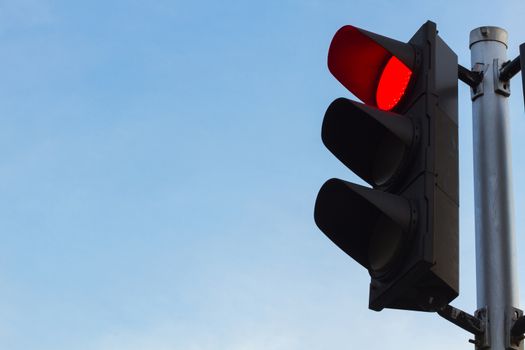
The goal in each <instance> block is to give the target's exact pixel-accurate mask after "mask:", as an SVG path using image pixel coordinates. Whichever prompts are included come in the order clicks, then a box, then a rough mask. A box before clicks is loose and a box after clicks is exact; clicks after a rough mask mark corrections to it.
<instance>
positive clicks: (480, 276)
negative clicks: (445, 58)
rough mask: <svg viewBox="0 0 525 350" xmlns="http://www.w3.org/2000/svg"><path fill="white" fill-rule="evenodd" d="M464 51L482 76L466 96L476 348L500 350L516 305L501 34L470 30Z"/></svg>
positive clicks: (503, 35) (504, 43) (505, 344)
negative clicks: (482, 334) (479, 326)
mask: <svg viewBox="0 0 525 350" xmlns="http://www.w3.org/2000/svg"><path fill="white" fill-rule="evenodd" d="M470 49H471V63H472V67H474V69H475V70H476V69H477V70H481V71H483V72H484V78H483V82H482V83H481V86H480V87H479V88H478V89H477V90H476V89H475V90H474V91H473V93H472V98H473V102H472V115H473V134H474V135H473V136H474V137H473V139H474V196H475V218H476V283H477V303H478V309H480V310H484V311H485V312H484V314H485V315H486V316H484V317H486V318H487V319H488V323H487V325H488V326H487V327H488V328H487V331H488V337H487V342H486V343H485V344H484V345H483V346H480V347H481V348H487V349H491V350H505V349H508V348H509V345H508V339H507V337H508V332H509V330H508V323H507V322H508V318H509V317H512V315H513V314H514V311H513V309H512V308H514V307H518V302H519V301H518V280H517V272H516V248H515V247H516V245H515V232H514V199H513V192H512V180H511V154H510V140H509V133H508V128H509V111H508V101H507V98H508V96H509V93H510V90H509V86H508V82H506V83H504V82H500V80H499V74H497V72H498V71H499V68H500V67H501V64H502V63H504V62H505V61H507V55H506V54H507V52H506V51H507V32H506V31H505V30H503V29H501V28H497V27H480V28H477V29H474V30H473V31H472V32H471V33H470ZM495 68H496V69H495ZM478 311H479V310H478Z"/></svg>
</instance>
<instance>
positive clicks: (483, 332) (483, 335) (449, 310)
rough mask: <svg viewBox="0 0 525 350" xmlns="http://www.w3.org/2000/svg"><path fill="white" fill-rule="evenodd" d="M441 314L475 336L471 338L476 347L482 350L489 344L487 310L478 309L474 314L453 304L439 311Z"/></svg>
mask: <svg viewBox="0 0 525 350" xmlns="http://www.w3.org/2000/svg"><path fill="white" fill-rule="evenodd" d="M437 313H438V314H439V316H441V317H443V318H444V319H446V320H448V321H450V322H452V323H454V324H455V325H456V326H458V327H461V328H463V329H464V330H466V331H467V332H470V333H472V334H473V335H474V336H475V339H474V340H472V339H471V340H469V342H471V343H473V344H474V345H475V346H476V349H478V350H481V349H484V348H487V347H488V346H489V342H488V331H487V315H488V313H487V310H486V309H480V310H477V311H476V313H475V314H474V316H472V315H470V314H468V313H466V312H465V311H462V310H460V309H457V308H455V307H453V306H450V305H447V306H445V307H443V308H441V309H439V310H438V311H437Z"/></svg>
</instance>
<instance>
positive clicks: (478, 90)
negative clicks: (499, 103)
mask: <svg viewBox="0 0 525 350" xmlns="http://www.w3.org/2000/svg"><path fill="white" fill-rule="evenodd" d="M487 68H488V66H485V65H484V64H483V63H476V64H475V65H474V67H472V71H471V72H472V73H474V74H476V75H477V76H478V77H481V78H480V79H479V81H478V83H477V84H476V85H470V99H471V100H472V101H474V100H475V99H476V98H478V97H480V96H481V95H483V83H482V82H483V76H484V75H485V71H486V69H487Z"/></svg>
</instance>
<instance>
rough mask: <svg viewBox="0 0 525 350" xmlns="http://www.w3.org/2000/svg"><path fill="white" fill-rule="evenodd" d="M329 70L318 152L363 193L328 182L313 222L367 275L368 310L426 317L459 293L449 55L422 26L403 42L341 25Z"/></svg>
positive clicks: (453, 86) (431, 27) (432, 29)
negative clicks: (333, 83) (341, 93)
mask: <svg viewBox="0 0 525 350" xmlns="http://www.w3.org/2000/svg"><path fill="white" fill-rule="evenodd" d="M328 68H329V70H330V72H331V73H332V74H333V75H334V77H335V78H337V80H339V82H340V83H341V84H343V85H344V86H345V87H346V88H347V89H348V90H349V91H350V92H352V93H353V94H354V95H355V96H356V97H358V98H359V99H360V100H362V101H363V102H364V104H363V103H359V102H355V101H351V100H348V99H345V98H339V99H336V100H335V101H334V102H332V104H331V105H330V106H329V107H328V110H327V111H326V114H325V117H324V121H323V126H322V140H323V143H324V144H325V145H326V147H327V148H328V149H329V150H330V151H331V152H332V153H333V154H334V155H335V156H336V157H337V158H338V159H339V160H340V161H341V162H342V163H343V164H344V165H346V166H347V167H348V168H349V169H350V170H352V171H353V172H354V173H355V174H356V175H357V176H359V177H360V178H361V179H363V180H364V181H365V182H366V183H368V184H369V185H370V187H366V186H361V185H357V184H354V183H350V182H347V181H344V180H340V179H330V180H328V181H327V182H326V183H325V184H324V185H323V186H322V188H321V189H320V191H319V194H318V196H317V200H316V203H315V213H314V216H315V222H316V224H317V226H318V227H319V228H320V229H321V231H323V233H324V234H325V235H326V236H328V238H330V240H332V241H333V242H334V243H335V244H336V245H337V246H339V248H341V249H342V250H343V251H344V252H345V253H346V254H348V255H349V256H350V257H352V258H353V259H354V260H355V261H357V262H358V263H359V264H361V265H362V266H363V267H365V268H366V269H367V270H368V272H369V274H370V277H371V283H370V298H369V308H370V309H373V310H376V311H380V310H382V309H383V308H394V309H407V310H419V311H435V310H437V309H439V308H440V307H442V306H444V305H447V304H448V303H449V302H450V301H451V300H453V299H454V298H455V297H456V296H457V295H458V291H459V281H458V280H459V262H458V260H459V256H458V255H459V239H458V231H459V229H458V226H459V224H458V209H459V184H458V134H457V133H458V132H457V118H458V111H457V108H458V107H457V85H458V83H457V79H458V64H457V56H456V54H455V53H454V52H453V51H452V50H451V49H450V48H449V47H448V46H447V45H446V44H445V42H444V41H443V40H442V39H441V38H440V37H439V36H438V35H437V31H436V25H435V23H432V22H427V23H425V24H424V25H423V26H422V27H421V28H420V29H419V30H418V31H417V32H416V33H415V34H414V36H413V37H412V38H411V39H410V40H409V41H408V43H403V42H400V41H397V40H394V39H390V38H387V37H384V36H381V35H378V34H374V33H371V32H368V31H365V30H363V29H360V28H357V27H353V26H344V27H342V28H341V29H340V30H339V31H338V32H337V33H336V34H335V36H334V38H333V39H332V43H331V45H330V49H329V52H328Z"/></svg>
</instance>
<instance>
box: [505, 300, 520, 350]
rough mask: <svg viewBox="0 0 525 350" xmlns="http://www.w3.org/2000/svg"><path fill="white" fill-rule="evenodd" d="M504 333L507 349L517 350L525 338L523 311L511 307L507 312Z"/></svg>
mask: <svg viewBox="0 0 525 350" xmlns="http://www.w3.org/2000/svg"><path fill="white" fill-rule="evenodd" d="M505 316H506V317H505V318H506V324H505V327H506V329H505V333H506V334H508V337H507V338H506V344H505V345H506V346H507V349H514V350H519V349H520V344H521V341H522V340H523V339H524V338H525V336H524V335H523V333H525V316H523V311H522V310H520V309H516V308H514V307H511V308H509V309H508V310H507V315H505Z"/></svg>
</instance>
